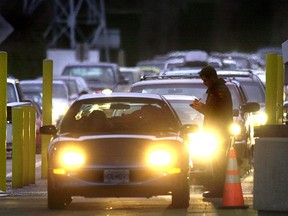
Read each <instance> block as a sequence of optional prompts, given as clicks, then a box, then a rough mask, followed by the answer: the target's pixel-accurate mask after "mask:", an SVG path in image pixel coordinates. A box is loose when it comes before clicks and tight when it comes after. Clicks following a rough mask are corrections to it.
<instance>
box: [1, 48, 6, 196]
mask: <svg viewBox="0 0 288 216" xmlns="http://www.w3.org/2000/svg"><path fill="white" fill-rule="evenodd" d="M6 124H7V53H6V52H0V190H3V191H6V128H7V125H6Z"/></svg>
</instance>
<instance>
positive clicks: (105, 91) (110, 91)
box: [102, 89, 112, 95]
mask: <svg viewBox="0 0 288 216" xmlns="http://www.w3.org/2000/svg"><path fill="white" fill-rule="evenodd" d="M102 93H103V94H105V95H109V94H111V93H112V90H111V89H103V90H102Z"/></svg>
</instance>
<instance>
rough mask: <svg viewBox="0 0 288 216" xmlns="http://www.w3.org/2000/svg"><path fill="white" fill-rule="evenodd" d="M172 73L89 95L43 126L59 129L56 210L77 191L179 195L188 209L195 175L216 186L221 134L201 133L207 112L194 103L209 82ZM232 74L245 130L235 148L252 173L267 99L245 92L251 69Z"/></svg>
mask: <svg viewBox="0 0 288 216" xmlns="http://www.w3.org/2000/svg"><path fill="white" fill-rule="evenodd" d="M173 73H174V74H173V75H171V74H170V75H169V74H163V75H158V76H150V77H149V76H147V77H144V78H143V79H142V81H139V82H136V83H134V84H132V86H131V89H130V92H121V93H113V92H111V91H108V92H107V91H106V92H105V91H102V92H101V93H100V94H85V95H82V96H80V97H79V98H77V99H76V100H75V102H74V103H73V104H72V105H71V106H70V108H69V109H68V111H67V113H66V114H65V115H64V118H63V120H62V121H61V122H60V123H59V125H57V126H55V125H46V126H43V127H41V133H42V134H50V135H52V141H51V143H50V145H49V149H48V169H49V172H48V207H49V208H51V209H58V208H64V207H65V206H67V205H69V204H70V203H71V201H72V197H73V196H84V197H127V196H128V197H130V196H133V197H135V196H136V197H147V198H149V197H151V196H157V195H172V203H171V206H172V207H174V208H187V207H188V206H189V197H190V195H189V193H190V192H189V178H190V177H191V176H192V177H193V176H194V175H197V176H198V174H199V173H201V174H203V173H204V175H201V176H202V179H201V180H202V182H201V183H202V184H203V185H204V186H209V183H210V182H209V178H210V175H211V171H212V170H211V169H210V167H211V166H210V165H209V163H210V161H209V155H211V154H213V153H214V151H213V149H215V148H217V140H216V139H215V138H213V136H211V135H208V134H205V135H203V134H201V133H199V132H201V130H200V129H201V128H202V121H203V115H202V114H200V113H198V112H196V111H194V110H193V109H191V107H190V106H189V105H190V104H191V102H192V101H193V100H195V98H202V100H205V92H206V86H204V84H203V82H202V80H201V79H200V78H199V77H198V75H195V70H193V71H190V72H189V73H188V74H187V72H185V73H184V74H183V71H182V72H181V73H182V74H181V73H180V72H177V73H176V74H175V71H173ZM233 73H236V72H230V74H226V75H225V73H224V72H222V73H219V76H221V77H224V76H225V77H224V78H225V80H226V81H227V85H228V87H229V89H230V91H231V93H232V99H233V108H234V119H235V125H236V126H237V128H238V129H240V131H238V133H237V134H235V143H234V147H235V148H236V150H237V156H238V160H239V162H240V166H242V167H244V168H243V170H244V172H248V171H249V170H250V169H251V163H252V146H253V142H252V141H251V140H250V137H251V134H253V131H252V129H253V127H252V126H253V122H252V121H250V119H251V118H253V117H254V115H255V113H258V112H259V111H258V110H259V108H260V105H259V104H260V102H261V101H256V102H255V101H253V99H249V97H248V95H246V93H247V92H245V90H244V88H246V87H245V85H244V84H245V82H244V81H247V80H248V81H251V73H250V72H247V71H242V72H239V71H238V72H237V73H242V74H241V76H236V74H235V75H234V76H232V75H231V74H233ZM239 77H241V78H239ZM252 80H253V79H252ZM250 84H251V83H250ZM253 85H254V84H253ZM248 86H249V85H248ZM259 91H260V92H262V91H263V89H262V86H260V90H259ZM143 93H145V94H143ZM256 98H257V100H259V99H260V97H258V96H256ZM199 134H200V135H199ZM252 138H253V137H252ZM209 150H211V151H209ZM245 162H247V164H248V167H245V165H247V164H245ZM242 174H243V173H242ZM203 176H204V178H203Z"/></svg>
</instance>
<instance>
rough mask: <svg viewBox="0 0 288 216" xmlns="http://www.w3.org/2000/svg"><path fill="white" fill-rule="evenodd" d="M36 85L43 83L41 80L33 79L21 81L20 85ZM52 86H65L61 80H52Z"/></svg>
mask: <svg viewBox="0 0 288 216" xmlns="http://www.w3.org/2000/svg"><path fill="white" fill-rule="evenodd" d="M29 83H31V84H38V83H43V79H35V80H21V81H20V84H29ZM53 84H62V85H65V86H66V84H65V82H64V81H62V80H53Z"/></svg>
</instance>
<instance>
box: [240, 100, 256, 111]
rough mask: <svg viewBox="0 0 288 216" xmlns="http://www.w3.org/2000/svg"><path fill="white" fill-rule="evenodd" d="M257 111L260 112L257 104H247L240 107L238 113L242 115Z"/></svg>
mask: <svg viewBox="0 0 288 216" xmlns="http://www.w3.org/2000/svg"><path fill="white" fill-rule="evenodd" d="M259 110H260V105H259V103H256V102H248V103H246V104H243V105H241V106H240V111H241V112H243V113H247V112H249V113H250V112H257V111H259Z"/></svg>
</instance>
